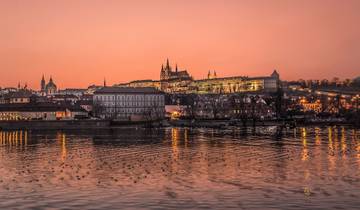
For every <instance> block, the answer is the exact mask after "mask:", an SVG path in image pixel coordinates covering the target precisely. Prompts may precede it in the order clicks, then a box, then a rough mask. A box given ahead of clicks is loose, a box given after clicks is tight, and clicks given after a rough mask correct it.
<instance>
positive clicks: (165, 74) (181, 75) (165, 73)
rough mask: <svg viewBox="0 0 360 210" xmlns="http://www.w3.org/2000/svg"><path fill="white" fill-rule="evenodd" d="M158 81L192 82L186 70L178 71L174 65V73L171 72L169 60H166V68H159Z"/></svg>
mask: <svg viewBox="0 0 360 210" xmlns="http://www.w3.org/2000/svg"><path fill="white" fill-rule="evenodd" d="M160 80H161V81H166V80H192V77H191V76H190V75H189V73H188V72H187V71H186V70H181V71H179V69H178V66H177V64H176V67H175V71H173V70H172V67H171V66H170V62H169V59H167V60H166V66H165V67H164V65H162V66H161V71H160Z"/></svg>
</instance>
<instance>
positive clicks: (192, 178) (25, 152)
mask: <svg viewBox="0 0 360 210" xmlns="http://www.w3.org/2000/svg"><path fill="white" fill-rule="evenodd" d="M276 133H278V134H277V135H275V134H276ZM359 136H360V130H359V129H353V128H346V127H336V126H334V127H314V128H313V127H304V128H296V129H288V130H284V131H282V135H280V132H278V131H276V128H272V127H269V128H260V127H259V128H256V130H251V129H249V130H248V131H246V132H245V131H244V130H240V129H236V128H228V129H186V128H167V129H152V130H148V129H135V128H127V129H115V130H99V131H82V132H64V131H46V132H45V131H41V132H40V131H37V132H36V131H0V176H1V177H0V209H185V208H186V209H200V208H210V209H228V208H234V209H304V208H308V209H358V207H359V206H360V138H359Z"/></svg>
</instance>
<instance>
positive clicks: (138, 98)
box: [93, 87, 165, 121]
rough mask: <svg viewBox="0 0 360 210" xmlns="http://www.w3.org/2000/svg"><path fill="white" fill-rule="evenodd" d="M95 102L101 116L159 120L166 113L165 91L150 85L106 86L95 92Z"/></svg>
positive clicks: (96, 112) (97, 114)
mask: <svg viewBox="0 0 360 210" xmlns="http://www.w3.org/2000/svg"><path fill="white" fill-rule="evenodd" d="M93 102H94V105H93V112H94V114H95V115H96V116H98V117H101V118H110V119H122V120H132V121H138V120H159V119H163V118H164V114H165V96H164V93H163V92H161V91H159V90H156V89H155V88H150V87H141V88H132V87H104V88H102V89H100V90H97V91H95V92H94V96H93Z"/></svg>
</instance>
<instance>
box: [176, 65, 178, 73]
mask: <svg viewBox="0 0 360 210" xmlns="http://www.w3.org/2000/svg"><path fill="white" fill-rule="evenodd" d="M175 71H176V72H178V66H177V64H176V67H175Z"/></svg>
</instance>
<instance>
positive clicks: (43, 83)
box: [40, 75, 46, 92]
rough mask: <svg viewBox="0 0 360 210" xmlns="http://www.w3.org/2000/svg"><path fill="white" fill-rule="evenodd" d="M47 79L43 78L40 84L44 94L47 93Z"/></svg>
mask: <svg viewBox="0 0 360 210" xmlns="http://www.w3.org/2000/svg"><path fill="white" fill-rule="evenodd" d="M45 85H46V84H45V78H44V75H43V76H42V79H41V84H40V87H41V91H42V92H44V91H45Z"/></svg>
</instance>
